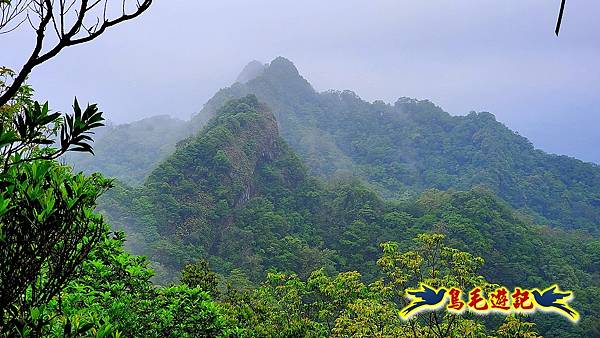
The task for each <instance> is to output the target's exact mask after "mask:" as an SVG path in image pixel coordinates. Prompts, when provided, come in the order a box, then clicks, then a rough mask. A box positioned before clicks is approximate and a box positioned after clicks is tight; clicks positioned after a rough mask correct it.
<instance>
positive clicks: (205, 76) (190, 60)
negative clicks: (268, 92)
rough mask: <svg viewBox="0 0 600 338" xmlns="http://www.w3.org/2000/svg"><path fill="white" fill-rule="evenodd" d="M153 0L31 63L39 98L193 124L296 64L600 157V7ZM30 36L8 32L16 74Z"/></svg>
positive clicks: (523, 0)
mask: <svg viewBox="0 0 600 338" xmlns="http://www.w3.org/2000/svg"><path fill="white" fill-rule="evenodd" d="M559 2H560V1H559V0H520V1H505V0H495V1H492V0H477V1H474V0H326V1H324V0H304V1H291V0H264V1H260V0H258V1H248V0H213V1H202V0H170V1H165V0H156V1H155V4H154V5H153V7H152V8H151V9H150V11H149V12H148V13H146V14H144V16H143V17H141V18H139V19H138V20H134V21H132V22H129V23H126V24H124V25H121V26H118V27H116V28H115V29H113V30H112V31H110V32H108V33H106V34H105V35H104V36H103V37H101V38H100V39H99V40H96V41H94V42H92V43H91V44H88V45H85V46H76V47H73V48H72V49H70V50H68V51H66V52H64V53H62V54H61V55H60V56H59V57H58V58H56V59H54V60H53V61H51V62H49V63H47V64H45V65H43V66H41V67H40V68H38V69H36V70H35V71H34V74H33V75H32V76H31V80H30V83H31V84H33V85H34V87H35V88H36V89H37V92H38V95H39V98H40V99H43V100H49V101H50V103H51V105H52V106H53V107H54V108H55V109H61V110H68V108H69V105H70V103H71V101H72V99H73V97H74V96H75V95H77V96H78V98H80V100H81V101H92V102H97V103H99V105H100V107H101V108H102V109H103V110H104V111H105V112H106V114H107V115H108V117H109V118H110V119H112V120H115V121H117V122H128V121H133V120H137V119H140V118H142V117H146V116H150V115H156V114H170V115H173V116H177V117H181V118H188V117H189V116H190V115H191V114H193V113H194V112H197V111H198V110H199V109H200V108H201V106H202V104H203V103H204V102H205V101H206V100H207V99H208V98H210V97H211V96H212V95H213V94H214V92H215V91H216V90H218V89H219V88H222V87H225V86H228V85H229V84H230V83H231V82H232V81H233V80H234V79H235V77H236V75H237V74H238V72H239V71H240V70H241V68H242V67H243V66H244V65H245V64H246V63H247V62H248V61H250V60H252V59H257V60H260V61H264V62H268V61H270V60H271V59H273V58H275V57H276V56H279V55H281V56H285V57H287V58H289V59H290V60H292V61H293V62H294V63H295V64H296V66H297V67H298V68H299V70H300V72H301V73H302V74H303V75H304V76H305V77H306V78H307V79H308V80H309V81H310V82H311V83H312V84H313V86H314V87H315V88H316V89H317V90H326V89H330V88H334V89H352V90H354V91H355V92H356V93H357V94H359V95H360V96H361V97H363V98H364V99H367V100H375V99H383V100H385V101H388V102H393V101H395V100H396V99H397V98H398V97H400V96H410V97H416V98H422V99H423V98H427V99H430V100H432V101H433V102H435V103H437V104H438V105H440V106H441V107H442V108H444V109H445V110H447V111H448V112H450V113H452V114H465V113H468V112H469V111H471V110H477V111H480V110H485V111H490V112H492V113H494V114H495V115H496V116H497V118H498V120H500V121H502V122H504V123H506V124H507V125H508V126H509V127H511V128H512V129H515V130H517V131H519V132H520V133H521V134H522V135H524V136H527V137H528V138H530V139H531V140H532V141H533V142H534V144H535V145H536V146H538V147H540V148H542V149H544V150H546V151H549V152H554V153H560V154H567V155H571V156H575V157H578V158H581V159H584V160H588V161H595V162H597V163H600V150H599V149H600V132H598V129H599V128H598V127H599V126H600V20H599V15H600V2H599V1H597V0H595V1H594V0H578V1H575V0H569V1H567V8H566V12H565V19H564V22H563V28H562V32H561V36H560V37H559V38H556V37H555V36H554V33H553V31H554V24H555V20H556V16H557V13H558V8H559ZM32 44H33V40H31V32H30V31H28V30H27V29H26V27H25V26H24V28H23V29H21V30H20V31H18V32H17V33H15V34H9V35H4V36H0V65H8V66H11V67H13V68H19V66H20V65H21V62H22V61H23V59H24V56H25V55H27V53H28V52H30V50H31V48H32Z"/></svg>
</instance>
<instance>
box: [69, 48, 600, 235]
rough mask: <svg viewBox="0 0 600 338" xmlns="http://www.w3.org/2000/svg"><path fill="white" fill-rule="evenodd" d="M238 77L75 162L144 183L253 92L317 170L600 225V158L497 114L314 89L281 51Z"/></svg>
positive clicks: (116, 134) (384, 189)
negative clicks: (187, 109) (463, 193)
mask: <svg viewBox="0 0 600 338" xmlns="http://www.w3.org/2000/svg"><path fill="white" fill-rule="evenodd" d="M240 81H242V82H236V83H235V84H234V85H232V86H231V87H229V88H225V89H222V90H220V91H219V92H218V93H217V94H216V95H215V96H214V97H213V98H212V99H211V100H209V101H208V102H207V104H206V105H205V106H204V109H202V111H201V112H200V113H199V114H197V115H196V116H195V117H194V118H193V119H192V121H191V122H188V123H187V124H184V123H183V122H180V121H177V122H176V121H175V120H170V121H165V120H164V119H165V118H160V121H157V120H155V118H152V119H147V120H144V121H141V122H138V123H133V124H131V125H126V126H117V127H114V128H112V129H111V130H110V131H109V132H107V133H106V134H105V135H103V136H102V137H100V138H99V139H98V140H97V141H96V146H95V147H96V153H97V156H96V158H89V157H85V158H83V157H77V158H75V159H74V160H73V161H72V162H74V163H75V167H76V169H83V170H85V171H100V172H102V173H103V174H105V175H107V176H114V177H117V178H119V179H120V180H122V181H125V182H129V183H134V184H136V183H140V182H142V181H143V180H144V179H145V178H146V177H147V175H148V174H149V172H150V171H151V169H152V168H154V167H155V166H156V165H157V164H158V162H159V161H160V160H161V159H163V158H164V157H166V155H167V154H169V153H170V152H172V150H173V149H174V145H175V143H176V142H177V141H179V140H181V139H183V138H184V137H186V136H188V135H191V134H193V133H195V132H197V131H198V130H200V129H201V128H202V127H203V126H204V125H205V124H206V123H207V121H208V119H210V117H211V116H213V115H214V114H215V111H216V110H217V109H218V108H219V107H220V106H221V105H222V104H223V103H225V102H226V101H227V100H229V99H232V98H239V97H242V96H245V95H247V94H255V95H256V96H257V97H258V99H259V100H260V101H261V102H265V103H266V104H267V105H268V106H269V107H271V108H272V109H273V113H274V115H275V116H276V117H277V121H278V124H279V129H280V130H281V136H282V137H283V138H284V139H285V140H286V141H287V143H288V144H289V145H290V146H291V147H292V148H293V149H294V150H295V151H296V152H297V153H298V154H299V155H300V156H301V158H302V159H303V161H305V163H306V164H307V166H308V168H309V171H310V173H311V174H315V175H319V176H322V177H326V178H331V177H334V176H336V175H347V174H351V175H355V176H358V177H362V178H364V179H365V180H366V181H368V182H369V184H371V185H372V186H373V187H375V188H376V190H377V191H379V192H380V193H382V194H383V196H384V197H393V198H394V197H406V196H414V195H415V194H418V193H419V192H421V191H423V190H425V189H428V188H437V189H440V190H446V189H449V188H454V189H458V190H468V189H470V188H472V187H476V186H485V187H488V188H489V189H491V190H492V191H494V192H495V193H497V194H498V195H499V196H500V197H502V198H503V199H505V200H506V201H508V202H509V203H510V204H511V205H512V206H513V207H515V208H517V209H519V210H521V211H523V212H524V213H526V214H530V215H533V217H535V218H536V221H538V222H540V223H547V224H550V225H553V226H561V227H563V228H580V229H588V230H592V231H593V232H598V231H600V167H599V166H597V165H595V164H591V163H584V162H582V161H579V160H576V159H573V158H569V157H566V156H557V155H551V154H547V153H544V152H543V151H541V150H538V149H535V148H534V147H533V145H532V144H531V143H530V142H529V141H528V140H527V139H526V138H524V137H522V136H520V135H518V134H517V133H515V132H513V131H511V130H510V129H508V128H507V127H506V126H504V125H503V124H502V123H500V122H498V121H496V120H495V118H494V116H493V115H492V114H490V113H474V112H473V113H470V114H469V115H467V116H451V115H449V114H448V113H446V112H444V111H443V110H442V109H440V108H439V107H437V106H435V105H434V104H433V103H431V102H429V101H419V100H415V99H409V98H400V99H399V100H398V101H396V102H395V103H394V104H386V103H384V102H382V101H375V102H373V103H369V102H366V101H363V100H361V99H360V98H359V97H358V96H357V95H356V94H354V93H353V92H351V91H342V92H341V91H328V92H324V93H317V92H316V91H315V90H314V89H313V88H312V87H311V85H310V84H309V83H308V82H307V81H306V80H305V79H304V78H302V77H301V76H300V74H299V73H298V70H297V69H296V68H295V66H294V65H293V64H292V63H291V62H290V61H288V60H286V59H284V58H277V59H275V60H273V62H271V63H270V64H269V65H267V66H264V65H261V64H260V63H258V62H252V63H251V64H250V65H249V66H248V67H246V69H245V70H244V71H243V72H242V74H240ZM124 140H129V141H130V143H126V142H123V141H124Z"/></svg>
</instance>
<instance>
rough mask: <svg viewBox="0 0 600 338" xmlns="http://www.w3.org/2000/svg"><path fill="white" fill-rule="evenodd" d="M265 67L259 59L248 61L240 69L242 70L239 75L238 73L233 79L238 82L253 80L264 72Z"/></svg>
mask: <svg viewBox="0 0 600 338" xmlns="http://www.w3.org/2000/svg"><path fill="white" fill-rule="evenodd" d="M266 68H267V66H266V65H265V64H263V63H262V62H260V61H257V60H253V61H250V63H248V64H247V65H246V66H245V67H244V69H242V72H241V73H240V75H238V77H237V79H236V80H235V81H236V82H239V83H246V82H248V81H251V80H254V79H256V78H257V77H259V76H261V75H262V74H263V73H264V72H265V69H266Z"/></svg>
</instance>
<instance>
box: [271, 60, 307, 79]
mask: <svg viewBox="0 0 600 338" xmlns="http://www.w3.org/2000/svg"><path fill="white" fill-rule="evenodd" d="M268 71H269V72H270V73H274V74H277V75H288V76H290V75H291V76H300V73H299V72H298V68H296V66H295V65H294V63H293V62H292V61H290V60H288V59H286V58H284V57H282V56H278V57H277V58H275V59H274V60H273V61H271V64H269V67H268Z"/></svg>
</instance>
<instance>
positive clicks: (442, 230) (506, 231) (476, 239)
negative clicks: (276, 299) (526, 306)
mask: <svg viewBox="0 0 600 338" xmlns="http://www.w3.org/2000/svg"><path fill="white" fill-rule="evenodd" d="M101 210H102V211H103V212H104V213H106V214H107V215H108V216H109V217H108V219H109V220H110V221H111V222H112V224H115V225H120V226H124V229H125V230H126V231H127V232H128V233H129V234H130V236H131V240H132V242H133V243H131V246H130V248H131V249H132V250H133V251H134V252H136V253H143V254H145V255H148V256H149V258H150V259H151V260H152V261H155V262H157V263H159V264H156V265H154V268H155V271H156V272H157V273H158V275H157V276H155V281H157V282H159V283H161V284H168V282H169V281H170V280H172V279H173V277H174V276H177V272H178V271H180V270H181V269H182V268H184V266H185V265H186V264H188V263H191V262H195V261H198V260H199V259H207V260H208V262H209V264H210V266H211V268H212V269H214V271H215V272H216V273H217V274H218V275H220V276H221V278H222V279H223V280H224V281H232V280H233V282H231V283H233V284H235V285H246V286H251V285H256V284H259V283H260V282H261V281H262V280H263V278H264V276H265V274H266V273H267V272H268V271H270V269H276V270H277V271H280V272H282V273H285V274H297V275H298V276H299V278H301V279H302V278H310V276H311V274H312V273H313V272H314V271H316V270H319V269H322V270H321V271H322V273H324V274H326V275H335V274H337V273H340V272H344V271H357V272H359V273H360V274H361V276H362V280H364V281H365V282H369V281H371V282H372V281H376V280H377V279H379V278H381V271H380V269H378V264H377V262H378V259H379V258H380V255H381V249H380V247H379V244H380V243H385V242H389V241H394V242H397V243H399V244H398V245H399V247H400V248H410V247H411V246H412V242H413V240H412V239H413V238H415V237H418V236H419V235H420V234H422V233H437V234H443V235H444V236H446V241H447V242H448V244H449V245H451V246H452V247H455V248H457V249H460V250H464V251H466V252H470V253H472V254H475V255H477V256H481V257H483V259H484V260H485V262H486V264H485V265H483V267H482V268H481V269H480V270H479V271H480V273H482V274H483V275H485V276H486V277H487V278H488V280H489V281H491V282H493V283H498V284H502V285H507V286H509V287H514V286H524V287H535V286H537V285H549V284H551V283H553V282H556V281H559V282H560V283H561V285H564V287H566V288H571V289H573V290H575V292H576V293H577V294H578V295H581V296H580V298H579V299H578V300H577V306H578V308H580V309H581V310H582V312H584V313H585V315H583V317H584V319H583V320H582V322H581V324H580V326H578V327H575V328H574V327H573V326H572V325H571V324H570V323H569V322H562V321H560V320H556V318H551V317H547V316H539V317H536V318H535V321H536V323H537V324H538V329H539V331H540V332H542V333H544V334H545V335H547V336H565V335H567V334H571V335H572V336H578V335H581V334H583V333H584V332H585V333H587V334H591V332H595V331H597V330H598V327H597V322H598V314H599V313H600V309H599V308H598V307H597V305H596V304H595V300H594V298H593V297H594V296H593V295H598V294H599V292H598V291H599V290H600V284H599V283H598V280H599V279H598V276H599V273H600V270H599V269H598V261H597V257H600V241H598V240H597V239H590V238H589V237H588V236H586V235H584V234H581V233H576V232H569V231H566V230H559V229H553V228H549V227H547V226H539V225H535V224H533V223H532V222H531V221H530V220H529V219H528V218H527V217H524V216H522V215H521V214H520V213H518V212H516V211H514V210H513V209H512V208H511V207H510V206H509V205H508V204H506V203H505V202H503V201H501V200H500V199H498V198H497V197H495V195H494V193H493V192H492V191H491V190H489V189H485V188H475V189H472V190H468V191H452V190H450V191H446V192H443V191H439V190H434V189H429V190H426V191H425V192H423V193H422V194H420V195H419V196H418V197H416V198H409V199H404V200H395V201H390V200H384V199H382V198H381V197H380V196H379V194H378V193H377V192H376V191H374V190H373V189H371V188H370V187H369V186H367V185H365V184H364V183H362V182H361V181H360V180H358V179H356V178H340V179H336V180H333V181H331V182H328V183H327V182H324V181H322V180H320V179H318V178H315V177H311V176H310V175H309V174H308V170H307V169H306V168H305V166H304V164H303V163H302V161H301V160H300V159H299V157H298V156H296V155H295V154H294V152H293V151H292V150H291V149H290V148H289V147H288V146H286V143H285V141H284V140H283V139H282V138H281V137H280V136H279V134H278V128H277V124H276V122H275V118H274V116H273V114H272V113H271V112H270V110H269V109H268V108H267V107H266V106H264V105H262V104H260V103H259V102H258V100H257V98H256V97H255V96H247V97H244V98H242V99H240V100H232V101H229V102H227V103H226V104H225V105H224V107H222V108H221V109H219V110H218V113H217V114H216V116H215V117H214V118H213V119H212V120H211V121H210V122H209V123H208V125H207V126H206V127H205V128H203V130H202V131H201V132H200V133H199V134H198V135H197V136H194V137H191V138H188V139H186V140H184V141H182V142H180V143H179V145H178V147H177V150H176V151H175V153H174V154H173V155H171V156H170V157H169V158H167V160H166V161H164V162H163V163H161V164H160V165H159V166H158V167H157V169H155V170H154V171H153V172H152V174H151V175H150V176H149V178H148V180H147V181H146V182H145V183H144V184H143V185H142V186H140V187H137V188H128V187H127V186H123V185H122V186H119V187H117V188H115V189H112V190H111V191H110V192H109V193H107V194H106V195H105V196H104V198H103V200H102V203H101ZM584 295H588V296H590V297H591V298H585V297H586V296H584ZM488 324H489V323H488Z"/></svg>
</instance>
